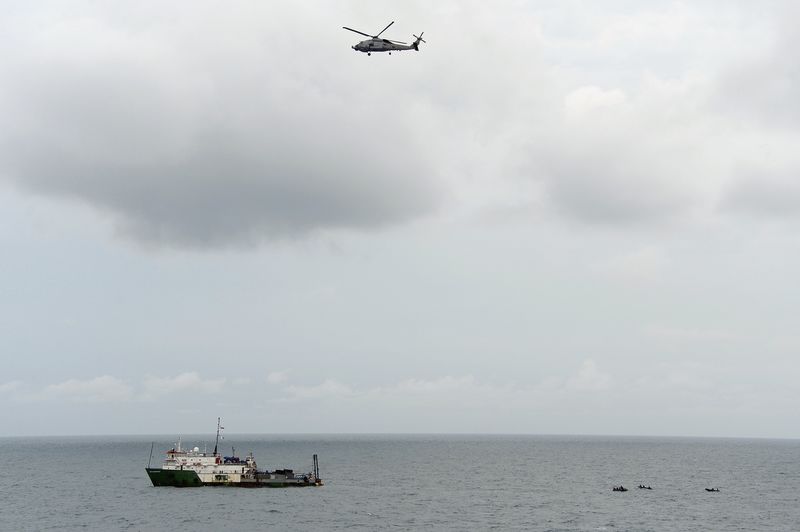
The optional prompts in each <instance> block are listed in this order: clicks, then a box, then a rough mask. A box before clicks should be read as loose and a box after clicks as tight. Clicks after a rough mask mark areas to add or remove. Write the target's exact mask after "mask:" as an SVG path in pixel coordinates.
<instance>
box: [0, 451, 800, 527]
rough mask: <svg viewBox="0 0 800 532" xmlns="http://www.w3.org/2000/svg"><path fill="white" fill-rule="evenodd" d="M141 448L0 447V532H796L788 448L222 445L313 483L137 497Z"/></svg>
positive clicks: (799, 488) (793, 456) (163, 491)
mask: <svg viewBox="0 0 800 532" xmlns="http://www.w3.org/2000/svg"><path fill="white" fill-rule="evenodd" d="M153 439H155V440H156V444H155V447H156V454H154V462H155V463H157V462H160V460H161V458H162V456H163V451H164V450H166V449H168V448H170V447H171V446H172V442H173V441H174V440H173V439H168V438H165V437H103V438H0V455H1V456H2V461H1V462H0V463H2V464H3V465H2V466H0V471H1V472H2V473H0V530H4V531H5V530H9V531H11V530H103V531H105V530H223V529H230V530H257V529H265V530H266V529H273V528H275V529H277V528H282V529H288V528H290V527H291V528H301V527H302V528H304V529H307V530H339V529H345V528H347V529H363V530H385V529H393V530H420V529H423V530H614V531H617V530H726V531H727V530H765V531H766V530H769V531H774V530H791V531H797V530H800V441H790V440H729V439H726V440H722V439H719V440H717V439H658V438H612V437H607V438H606V437H537V436H361V435H359V436H330V435H325V436H235V435H228V436H227V438H226V440H225V441H224V445H225V447H224V449H223V450H224V451H225V453H224V454H229V452H228V451H229V450H230V445H231V444H233V445H234V446H236V450H237V454H239V455H244V454H246V452H247V451H249V450H252V451H253V452H254V453H255V456H256V459H257V461H258V463H259V466H260V467H262V468H269V469H274V468H283V467H293V468H294V469H295V470H296V471H297V470H303V471H307V470H310V468H311V455H312V454H313V453H315V452H316V453H318V454H319V456H320V468H321V475H322V477H323V478H324V479H325V482H326V486H324V487H322V488H302V489H257V490H244V489H236V488H186V489H180V488H154V487H152V486H151V485H150V482H149V480H148V478H147V476H146V474H145V471H144V467H145V465H146V463H147V459H148V455H149V452H150V441H151V440H153ZM205 439H206V440H207V441H208V440H209V438H208V436H206V437H205ZM183 442H184V444H185V445H189V444H191V445H200V447H201V448H202V446H203V438H192V437H186V436H184V438H183ZM210 447H213V441H211V445H210ZM639 483H644V484H649V485H651V486H652V487H653V490H652V491H647V490H638V489H636V486H637V485H638V484H639ZM615 484H623V485H625V486H626V487H628V488H631V490H630V491H628V492H626V493H614V492H612V491H611V487H612V486H613V485H615ZM711 486H718V487H719V488H720V490H721V491H720V492H719V493H707V492H706V491H705V490H704V488H706V487H711Z"/></svg>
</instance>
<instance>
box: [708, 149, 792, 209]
mask: <svg viewBox="0 0 800 532" xmlns="http://www.w3.org/2000/svg"><path fill="white" fill-rule="evenodd" d="M798 140H800V139H798ZM742 174H743V175H741V176H740V177H739V178H738V179H736V180H734V181H733V182H732V183H730V185H728V186H727V187H726V189H725V190H724V191H723V195H722V198H721V201H720V210H721V211H722V212H726V213H729V214H730V213H746V214H750V215H753V216H757V217H762V218H774V219H795V218H797V217H798V216H800V164H795V165H792V166H784V167H782V168H775V165H774V164H767V165H764V167H762V168H759V169H755V168H751V169H750V170H748V171H747V172H746V173H745V172H742Z"/></svg>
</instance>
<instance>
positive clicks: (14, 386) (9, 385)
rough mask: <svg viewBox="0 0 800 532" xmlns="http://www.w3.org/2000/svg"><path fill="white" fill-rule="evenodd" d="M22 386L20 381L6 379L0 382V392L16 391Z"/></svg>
mask: <svg viewBox="0 0 800 532" xmlns="http://www.w3.org/2000/svg"><path fill="white" fill-rule="evenodd" d="M20 387H22V383H21V382H20V381H8V382H4V383H2V384H0V393H3V394H5V393H11V392H14V391H17V390H19V389H20Z"/></svg>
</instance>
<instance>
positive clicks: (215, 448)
mask: <svg viewBox="0 0 800 532" xmlns="http://www.w3.org/2000/svg"><path fill="white" fill-rule="evenodd" d="M219 423H220V418H217V440H216V441H215V442H214V456H217V445H219V429H220V426H219Z"/></svg>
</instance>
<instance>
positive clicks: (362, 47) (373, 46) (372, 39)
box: [342, 21, 425, 55]
mask: <svg viewBox="0 0 800 532" xmlns="http://www.w3.org/2000/svg"><path fill="white" fill-rule="evenodd" d="M392 24H394V21H391V22H390V23H389V25H388V26H386V27H385V28H383V29H382V30H381V31H380V32H379V33H378V34H377V35H369V34H367V33H364V32H363V31H358V30H354V29H353V28H348V27H347V26H342V28H343V29H346V30H349V31H352V32H354V33H358V34H359V35H363V36H364V37H369V39H367V40H365V41H361V42H360V43H358V44H356V45H354V46H353V47H352V48H353V50H355V51H356V52H366V54H367V55H372V52H389V55H392V52H393V51H398V52H399V51H403V50H416V51H418V52H419V43H421V42H425V39H423V38H422V36H423V35H424V34H425V32H424V31H423V32H422V33H420V34H419V37H417V36H416V35H414V38H415V39H416V40H415V41H414V42H412V43H411V44H410V45H409V44H407V43H404V42H403V41H393V40H392V39H381V38H380V36H381V33H383V32H384V31H386V30H388V29H389V26H391V25H392ZM412 35H413V34H412Z"/></svg>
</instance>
